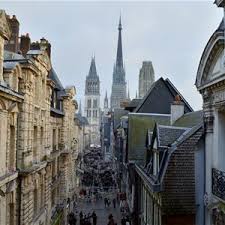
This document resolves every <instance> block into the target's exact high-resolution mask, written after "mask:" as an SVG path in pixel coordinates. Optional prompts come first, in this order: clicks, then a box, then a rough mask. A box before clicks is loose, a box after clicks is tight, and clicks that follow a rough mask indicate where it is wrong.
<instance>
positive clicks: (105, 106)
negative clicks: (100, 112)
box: [104, 91, 109, 109]
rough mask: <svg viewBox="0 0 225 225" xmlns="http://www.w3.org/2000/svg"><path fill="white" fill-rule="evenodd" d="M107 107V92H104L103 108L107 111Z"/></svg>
mask: <svg viewBox="0 0 225 225" xmlns="http://www.w3.org/2000/svg"><path fill="white" fill-rule="evenodd" d="M108 107H109V104H108V97H107V91H106V92H105V99H104V108H105V109H107V108H108Z"/></svg>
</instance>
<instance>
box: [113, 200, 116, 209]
mask: <svg viewBox="0 0 225 225" xmlns="http://www.w3.org/2000/svg"><path fill="white" fill-rule="evenodd" d="M113 208H114V209H115V208H116V199H115V198H114V199H113Z"/></svg>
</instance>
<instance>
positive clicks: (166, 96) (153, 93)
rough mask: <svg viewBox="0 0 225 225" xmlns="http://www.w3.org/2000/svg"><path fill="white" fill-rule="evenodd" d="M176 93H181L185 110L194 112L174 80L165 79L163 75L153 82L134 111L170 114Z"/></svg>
mask: <svg viewBox="0 0 225 225" xmlns="http://www.w3.org/2000/svg"><path fill="white" fill-rule="evenodd" d="M176 95H179V96H180V98H181V101H182V102H183V103H184V112H185V113H188V112H192V111H193V109H192V108H191V106H190V105H189V104H188V102H187V101H186V100H185V98H184V97H183V96H182V95H181V93H180V92H179V91H178V90H177V89H176V87H175V86H174V85H173V84H172V82H171V81H170V80H169V79H168V78H167V79H163V78H162V77H161V78H159V79H158V80H157V81H155V82H154V83H153V84H152V86H151V88H150V89H149V90H148V92H147V93H146V95H145V96H144V97H143V99H141V101H140V103H139V104H138V106H137V107H136V109H135V110H134V112H139V113H161V114H169V113H170V110H171V109H170V108H171V107H170V106H171V103H172V102H173V101H174V99H175V96H176Z"/></svg>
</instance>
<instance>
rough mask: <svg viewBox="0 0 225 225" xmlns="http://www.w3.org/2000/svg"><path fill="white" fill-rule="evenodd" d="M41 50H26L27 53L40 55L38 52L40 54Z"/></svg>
mask: <svg viewBox="0 0 225 225" xmlns="http://www.w3.org/2000/svg"><path fill="white" fill-rule="evenodd" d="M42 52H43V51H42V50H40V49H34V50H29V51H28V52H27V55H40V54H42Z"/></svg>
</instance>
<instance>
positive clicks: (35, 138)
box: [33, 126, 37, 159]
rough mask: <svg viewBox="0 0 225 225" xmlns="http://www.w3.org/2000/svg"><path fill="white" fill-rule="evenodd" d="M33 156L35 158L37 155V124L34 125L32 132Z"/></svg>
mask: <svg viewBox="0 0 225 225" xmlns="http://www.w3.org/2000/svg"><path fill="white" fill-rule="evenodd" d="M33 156H34V158H35V159H36V157H37V126H34V133H33Z"/></svg>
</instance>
